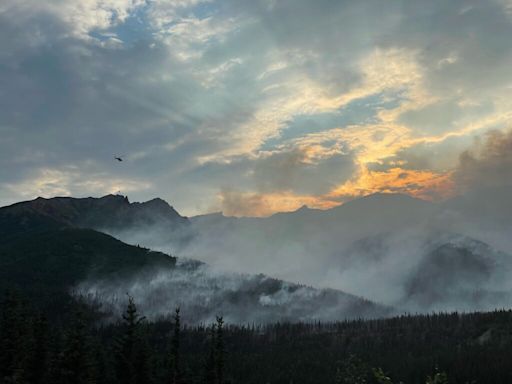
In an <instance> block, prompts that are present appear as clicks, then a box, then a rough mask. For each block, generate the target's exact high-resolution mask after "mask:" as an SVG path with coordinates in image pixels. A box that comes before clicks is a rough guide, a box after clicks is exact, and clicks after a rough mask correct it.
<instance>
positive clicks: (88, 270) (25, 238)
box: [0, 228, 176, 293]
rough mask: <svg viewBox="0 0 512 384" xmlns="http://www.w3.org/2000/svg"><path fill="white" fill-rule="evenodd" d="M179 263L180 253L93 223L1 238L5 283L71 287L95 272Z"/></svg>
mask: <svg viewBox="0 0 512 384" xmlns="http://www.w3.org/2000/svg"><path fill="white" fill-rule="evenodd" d="M175 264H176V258H174V257H171V256H168V255H165V254H163V253H160V252H154V251H150V250H149V249H146V248H140V247H135V246H130V245H127V244H124V243H123V242H121V241H119V240H117V239H115V238H113V237H111V236H109V235H106V234H103V233H100V232H96V231H94V230H90V229H75V228H65V229H60V230H49V231H41V232H38V233H33V232H29V233H26V234H19V235H18V236H17V237H16V238H14V239H11V240H9V241H4V242H0V287H4V288H6V287H17V288H19V289H21V290H25V291H30V292H32V293H38V292H42V291H52V292H53V291H62V292H65V291H68V290H69V289H71V288H72V287H73V286H74V285H75V284H77V283H78V282H80V281H82V280H85V279H87V278H89V277H90V276H94V277H95V278H99V277H105V276H109V278H114V277H124V276H127V275H129V274H133V273H137V272H139V271H140V270H142V269H143V268H146V267H152V268H159V267H165V268H173V267H174V265H175Z"/></svg>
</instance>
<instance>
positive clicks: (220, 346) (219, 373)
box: [215, 316, 226, 384]
mask: <svg viewBox="0 0 512 384" xmlns="http://www.w3.org/2000/svg"><path fill="white" fill-rule="evenodd" d="M215 328H216V334H215V376H216V384H224V364H225V354H226V351H225V347H224V319H223V318H222V316H217V324H216V327H215Z"/></svg>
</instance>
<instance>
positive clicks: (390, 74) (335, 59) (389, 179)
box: [0, 0, 512, 216]
mask: <svg viewBox="0 0 512 384" xmlns="http://www.w3.org/2000/svg"><path fill="white" fill-rule="evenodd" d="M510 36H512V1H510V0H485V1H483V0H450V1H446V0H429V1H425V0H403V1H399V0H387V1H384V0H361V1H345V0H335V1H334V0H333V1H328V0H315V1H312V0H236V1H235V0H80V1H78V0H77V1H75V0H46V1H41V0H2V1H1V2H0V111H1V113H0V205H6V204H10V203H14V202H16V201H20V200H27V199H32V198H35V197H37V196H43V197H52V196H56V195H59V196H76V197H85V196H102V195H105V194H108V193H122V194H124V195H128V197H129V198H130V200H132V201H143V200H148V199H151V198H153V197H156V196H158V197H161V198H164V199H166V200H167V201H169V202H170V203H171V204H172V205H173V206H174V207H175V208H176V209H177V210H178V211H179V212H180V213H182V214H184V215H196V214H200V213H206V212H214V211H222V212H224V214H226V215H235V216H265V215H270V214H272V213H274V212H277V211H290V210H295V209H298V208H299V207H301V206H302V205H308V206H309V207H312V208H321V209H326V208H330V207H333V206H336V205H339V204H342V203H343V202H345V201H348V200H350V199H353V198H356V197H359V196H364V195H368V194H371V193H375V192H398V193H406V194H409V195H412V196H415V197H419V198H423V199H427V200H433V201H441V200H443V199H447V198H449V197H451V196H454V195H456V194H459V193H463V192H464V191H465V190H467V189H468V188H471V187H472V186H474V185H481V184H482V183H484V184H489V185H494V184H496V183H501V182H503V180H508V179H510V178H512V174H511V172H512V171H511V170H510V169H511V167H510V166H512V155H511V151H512V134H511V133H510V120H511V117H512V108H511V107H512V70H511V69H510V68H512V39H510ZM114 156H121V157H122V158H123V159H124V161H123V162H118V161H116V160H115V159H114Z"/></svg>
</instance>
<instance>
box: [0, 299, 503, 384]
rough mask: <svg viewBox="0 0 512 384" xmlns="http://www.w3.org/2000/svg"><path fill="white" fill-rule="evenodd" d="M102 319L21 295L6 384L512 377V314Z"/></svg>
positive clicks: (131, 314)
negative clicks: (294, 320)
mask: <svg viewBox="0 0 512 384" xmlns="http://www.w3.org/2000/svg"><path fill="white" fill-rule="evenodd" d="M125 304H126V308H125V312H124V314H123V316H122V317H119V318H118V320H117V321H116V322H114V323H110V324H103V325H102V323H98V321H97V320H98V317H97V313H95V311H94V310H93V309H92V308H91V307H88V306H84V305H83V304H80V302H75V304H74V305H73V309H72V310H71V311H69V312H66V313H60V314H59V315H58V316H57V318H58V319H59V320H52V321H49V320H48V317H47V314H45V311H44V310H43V311H38V310H34V308H33V306H32V305H31V303H30V302H27V301H26V300H25V299H24V298H22V297H20V296H19V295H17V294H16V293H12V292H10V293H7V294H6V295H5V297H4V299H3V301H2V305H1V307H0V309H1V312H0V319H1V320H0V367H1V376H0V382H2V383H13V382H15V383H40V384H44V383H48V384H50V383H51V384H55V383H119V384H121V383H134V384H146V383H154V384H157V383H162V384H164V383H183V384H184V383H190V384H193V383H197V384H200V383H201V384H202V383H204V384H221V383H222V384H228V383H240V384H242V383H243V384H252V383H254V384H256V383H276V384H280V383H282V384H289V383H301V384H302V383H303V384H308V383H311V384H313V383H326V384H330V383H332V384H360V383H380V384H384V383H386V384H391V383H399V382H403V383H410V384H414V383H429V384H432V383H437V384H445V383H461V384H462V383H479V384H487V383H489V384H491V383H492V384H500V383H503V384H505V383H510V382H511V381H512V371H511V370H510V358H511V356H512V312H511V311H495V312H490V313H474V314H457V313H452V314H436V315H420V316H401V317H396V318H391V319H386V320H359V321H347V322H336V323H299V324H289V323H277V324H272V325H266V326H263V325H260V326H258V325H254V324H248V325H245V326H242V325H239V326H233V325H229V326H226V325H224V322H223V319H222V318H221V317H217V319H216V321H215V323H214V324H204V325H200V326H195V327H188V326H183V325H181V324H182V321H183V320H186V317H187V313H179V312H176V314H175V315H174V317H168V318H162V319H160V320H158V321H153V322H150V321H148V320H147V319H145V318H144V317H143V314H142V313H140V312H139V311H138V310H137V306H136V302H135V301H134V299H133V298H131V297H127V298H126V300H125Z"/></svg>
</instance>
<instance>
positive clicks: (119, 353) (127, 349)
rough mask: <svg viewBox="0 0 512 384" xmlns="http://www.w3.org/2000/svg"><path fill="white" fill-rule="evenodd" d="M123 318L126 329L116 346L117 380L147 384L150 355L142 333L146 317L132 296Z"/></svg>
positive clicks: (126, 382) (129, 298)
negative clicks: (141, 313) (142, 314)
mask: <svg viewBox="0 0 512 384" xmlns="http://www.w3.org/2000/svg"><path fill="white" fill-rule="evenodd" d="M122 319H123V323H122V327H123V330H124V331H123V333H122V334H121V335H120V336H119V337H118V338H117V340H116V344H115V346H114V348H115V370H116V378H117V381H118V382H119V383H120V384H147V383H148V382H149V380H150V378H149V376H150V375H149V357H148V352H147V346H146V345H145V343H144V342H143V340H142V337H141V334H140V333H141V329H140V328H141V323H142V321H144V320H145V317H143V316H141V315H139V314H138V313H137V306H136V305H135V301H134V299H133V297H131V296H128V306H127V308H126V311H125V313H124V314H123V316H122Z"/></svg>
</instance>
